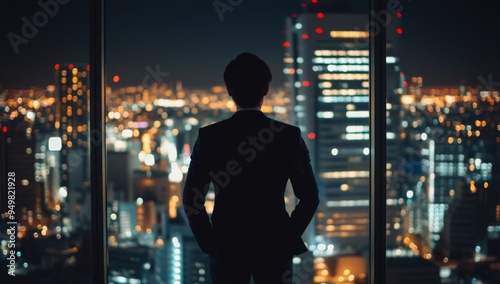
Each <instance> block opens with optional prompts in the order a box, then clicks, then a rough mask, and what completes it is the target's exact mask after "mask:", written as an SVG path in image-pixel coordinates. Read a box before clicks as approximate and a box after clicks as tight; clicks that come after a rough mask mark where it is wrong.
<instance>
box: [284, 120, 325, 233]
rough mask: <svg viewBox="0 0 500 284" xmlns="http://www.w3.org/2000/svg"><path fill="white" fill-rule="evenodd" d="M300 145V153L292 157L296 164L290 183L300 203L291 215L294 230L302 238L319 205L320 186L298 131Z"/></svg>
mask: <svg viewBox="0 0 500 284" xmlns="http://www.w3.org/2000/svg"><path fill="white" fill-rule="evenodd" d="M298 136H299V143H298V145H299V146H298V152H297V153H295V155H296V156H295V157H292V159H293V161H294V163H293V165H292V171H291V174H290V181H291V183H292V188H293V192H294V194H295V196H296V197H297V198H298V199H299V203H298V204H297V206H296V207H295V209H294V210H293V212H292V214H291V217H290V218H291V222H292V226H293V230H294V231H295V233H297V234H298V235H299V236H301V235H302V234H303V233H304V231H305V230H306V228H307V225H309V222H311V219H312V218H313V216H314V214H315V212H316V209H317V208H318V204H319V197H318V185H317V183H316V179H315V177H314V173H313V170H312V166H311V160H310V158H309V150H308V149H307V146H306V144H305V142H304V140H303V139H302V137H301V136H300V129H298Z"/></svg>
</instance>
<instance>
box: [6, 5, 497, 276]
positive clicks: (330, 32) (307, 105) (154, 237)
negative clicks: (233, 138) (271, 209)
mask: <svg viewBox="0 0 500 284" xmlns="http://www.w3.org/2000/svg"><path fill="white" fill-rule="evenodd" d="M160 2H162V1H155V0H148V1H145V2H138V1H107V3H106V4H107V7H106V9H107V10H106V13H107V14H106V17H107V18H106V19H107V21H106V23H107V30H106V39H107V41H109V43H108V44H107V47H106V54H107V57H106V66H107V69H106V72H107V73H106V74H105V75H106V85H107V88H106V129H105V130H104V132H105V136H104V137H97V138H96V137H95V135H92V134H93V133H90V129H89V128H90V123H89V109H90V108H92V107H93V106H92V105H90V104H89V98H90V96H92V95H93V94H91V93H90V91H89V74H90V73H91V72H92V68H91V67H90V66H89V64H88V53H89V52H88V13H89V7H88V4H87V3H85V1H77V0H74V1H69V0H68V1H62V0H57V1H56V0H47V1H43V0H42V1H40V2H38V3H35V2H30V1H24V2H23V1H19V2H16V3H13V2H12V1H7V2H5V3H2V4H1V5H2V7H6V9H2V12H1V13H2V15H0V16H2V17H3V20H2V21H6V26H5V25H3V27H2V30H1V31H2V34H3V35H6V36H4V37H3V40H2V45H1V46H2V61H3V62H4V63H5V64H3V66H2V67H3V68H1V69H2V71H1V73H0V157H1V159H0V161H1V162H0V174H1V176H0V182H1V184H0V194H1V195H0V201H1V202H0V212H1V215H0V266H1V267H2V268H1V269H0V272H1V275H0V279H5V280H7V282H5V280H2V283H27V282H26V281H32V283H91V265H92V263H91V255H90V252H91V247H90V243H91V223H92V220H91V204H90V202H91V186H92V185H91V184H90V158H89V154H90V152H89V145H90V144H91V143H104V145H105V147H106V153H107V156H106V160H107V173H106V176H107V185H106V194H107V208H106V209H107V210H106V212H107V228H108V232H107V235H108V247H109V266H108V267H107V269H108V274H109V280H108V281H109V283H117V284H118V283H169V284H177V283H179V284H180V283H185V284H189V283H211V281H210V269H209V266H208V258H207V256H206V255H204V254H203V253H202V252H201V250H200V249H199V247H198V245H197V243H196V240H195V239H194V237H193V235H192V233H191V231H190V229H189V227H188V225H187V219H186V218H185V216H184V213H183V208H182V200H181V198H182V189H183V182H184V179H185V176H186V172H187V168H188V166H189V162H190V155H191V148H192V145H193V144H194V141H195V139H196V137H197V133H198V129H199V128H201V127H203V126H206V125H209V124H211V123H214V122H217V121H220V120H222V119H225V118H227V117H229V116H231V115H232V113H233V112H234V111H235V109H236V107H235V105H234V102H233V101H232V100H231V98H230V97H229V96H228V94H227V91H226V89H225V87H224V85H223V82H222V72H223V69H224V67H225V65H226V64H227V63H228V62H229V60H231V59H232V58H233V57H234V56H236V55H237V54H238V53H240V52H242V51H252V52H255V53H256V54H257V55H259V56H261V57H262V58H263V59H264V60H265V61H267V62H268V63H269V65H270V67H271V69H272V71H273V82H272V85H271V89H270V91H269V94H268V95H267V96H266V97H265V101H264V105H263V107H262V111H263V112H264V113H266V114H267V115H268V116H270V117H272V118H275V119H277V120H280V121H283V122H286V123H290V124H293V125H297V126H299V127H300V128H301V130H302V133H303V137H304V139H305V140H306V143H307V145H308V147H309V150H310V154H311V162H312V165H313V168H314V170H315V174H316V176H317V179H318V185H319V189H320V200H321V204H320V207H319V209H318V212H317V214H316V216H315V218H314V220H313V221H312V222H311V224H310V226H309V228H308V229H307V231H306V233H305V234H304V240H305V241H306V243H307V246H308V247H309V249H310V252H308V253H305V254H303V255H300V256H297V257H295V258H294V260H293V261H294V274H295V279H296V283H307V284H309V283H335V284H337V283H368V273H369V263H368V256H369V255H368V252H369V240H370V235H369V225H370V224H369V206H370V202H369V200H370V189H369V177H370V171H369V159H370V150H369V146H370V145H369V130H370V129H369V92H370V91H369V62H370V60H369V56H370V54H369V33H368V28H369V27H370V25H371V28H376V26H377V25H385V26H386V28H387V45H386V46H387V57H386V63H387V77H386V82H385V83H386V85H387V94H386V95H387V104H386V108H387V111H386V118H387V125H386V128H387V133H386V135H387V136H386V139H387V143H386V152H387V156H386V160H387V165H386V168H387V173H386V180H387V185H386V188H376V189H373V190H386V195H387V200H386V206H385V209H386V215H387V219H386V236H387V238H386V244H387V247H386V255H387V272H386V274H387V283H436V284H438V283H443V284H444V283H500V260H499V259H498V257H499V256H500V183H499V182H500V180H499V177H500V168H499V167H500V93H499V90H500V73H499V71H500V66H499V65H498V62H500V58H499V55H498V52H496V51H495V48H494V47H495V46H496V47H498V44H500V40H499V39H498V32H499V31H500V27H499V26H498V23H493V21H491V20H488V19H489V15H493V14H492V13H491V12H489V11H488V9H487V7H480V5H479V4H477V5H472V4H467V3H466V2H465V1H458V2H457V1H453V2H452V1H442V2H447V3H440V4H435V6H431V4H430V3H433V2H430V1H428V3H427V4H426V5H427V6H425V5H424V4H416V3H413V2H412V1H410V0H408V1H402V2H400V1H390V2H389V4H390V5H388V10H387V11H385V16H386V18H385V19H386V20H385V21H382V22H379V21H378V20H377V22H376V23H373V22H369V18H368V16H369V9H368V1H361V0H356V1H344V0H308V1H302V2H301V1H289V2H287V3H286V4H284V3H281V2H280V3H272V4H271V3H266V2H264V1H260V0H259V1H250V0H248V1H243V0H241V1H222V0H220V1H217V0H216V1H192V2H191V1H190V3H183V4H181V3H180V2H179V1H171V3H166V4H165V3H160ZM163 2H168V1H163ZM250 2H251V3H250ZM423 2H425V1H423ZM479 2H481V1H479ZM433 5H434V4H433ZM468 5H470V6H468ZM23 6H26V7H23ZM425 7H429V10H425V9H424V8H425ZM443 8H446V9H448V10H444V11H443ZM9 11H12V15H7V13H9ZM459 11H460V12H459ZM407 12H408V14H409V15H411V16H410V20H405V17H406V13H407ZM443 13H448V14H451V15H447V16H445V15H443ZM466 15H469V16H470V18H468V19H466V17H465V16H466ZM161 17H163V18H161ZM238 17H242V18H243V19H242V20H237V19H236V18H238ZM441 17H442V18H441ZM159 18H161V20H160V19H159ZM181 18H182V20H181ZM376 18H377V17H376ZM377 19H380V17H378V18H377ZM464 22H465V23H464ZM2 23H3V22H2ZM204 23H206V26H204ZM447 23H448V24H449V23H452V24H449V25H448V26H446V25H447ZM436 24H437V25H436ZM440 24H442V25H444V26H443V27H442V26H440ZM450 27H454V29H450ZM419 28H423V29H424V28H430V29H431V30H433V31H434V33H429V34H426V35H425V36H423V35H422V34H418V33H419ZM446 29H448V30H446ZM407 31H409V33H410V36H407V33H408V32H407ZM495 31H496V35H494V34H495V33H494V32H495ZM412 32H413V33H412ZM405 36H407V37H405ZM412 36H413V37H412ZM426 37H428V40H426V41H423V40H422V41H416V40H415V38H418V39H425V38H426ZM437 39H440V40H439V41H438V40H437ZM450 39H453V41H452V42H450ZM233 41H234V42H233ZM270 45H272V46H273V47H272V48H269V46H270ZM443 45H444V47H443ZM3 48H5V49H3ZM4 50H5V51H4ZM162 54H163V55H162ZM440 60H442V62H441V61H440ZM428 81H429V82H430V83H427V82H428ZM8 173H15V184H14V185H12V184H10V185H9V183H8V181H7V177H8V176H9V175H8ZM12 189H15V198H13V197H9V196H14V195H13V194H12V193H9V191H10V192H12ZM214 197H215V195H214V192H213V191H211V192H209V194H208V195H207V201H206V203H205V207H206V209H207V211H208V212H209V213H211V210H212V208H213V206H214ZM284 199H285V202H286V204H287V209H288V210H289V211H290V212H291V211H292V210H293V208H294V205H295V204H296V202H297V200H296V198H295V197H294V196H293V193H292V189H291V187H289V188H288V190H287V195H286V196H284ZM9 200H14V201H15V203H13V202H9ZM9 210H10V212H11V213H9ZM13 211H14V213H15V214H12V212H13ZM11 216H14V217H15V218H14V217H13V218H14V219H11ZM12 223H14V224H16V225H15V227H16V228H15V230H14V231H12V230H11V228H12V227H11V226H12ZM13 235H15V250H14V251H15V264H14V266H12V265H11V264H12V263H11V262H10V259H12V257H11V258H9V257H10V256H11V250H12V249H13V248H12V247H11V246H9V244H11V242H9V241H10V240H11V239H12V236H13ZM263 257H265V254H264V255H263ZM9 265H11V266H9ZM13 270H15V274H16V276H15V277H14V276H11V275H9V271H13ZM16 281H17V282H16ZM33 281H35V282H33Z"/></svg>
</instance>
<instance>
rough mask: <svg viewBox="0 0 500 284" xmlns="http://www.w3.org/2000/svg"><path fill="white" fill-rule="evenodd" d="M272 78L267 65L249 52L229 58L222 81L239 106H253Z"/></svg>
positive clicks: (256, 104)
mask: <svg viewBox="0 0 500 284" xmlns="http://www.w3.org/2000/svg"><path fill="white" fill-rule="evenodd" d="M271 80H272V74H271V70H270V69H269V66H267V64H266V63H265V62H264V61H263V60H262V59H260V58H259V57H258V56H256V55H255V54H253V53H250V52H243V53H241V54H239V55H238V56H237V57H236V58H235V59H233V60H231V62H229V64H228V65H227V66H226V70H225V71H224V83H225V84H226V88H227V91H228V92H229V95H230V96H231V97H232V98H233V100H234V102H235V103H236V104H237V105H238V106H240V107H255V106H258V105H259V102H260V101H261V100H262V97H263V96H265V95H266V94H267V91H268V87H269V83H270V82H271Z"/></svg>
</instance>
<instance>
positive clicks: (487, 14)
mask: <svg viewBox="0 0 500 284" xmlns="http://www.w3.org/2000/svg"><path fill="white" fill-rule="evenodd" d="M42 1H44V2H47V1H56V0H42ZM59 1H60V2H63V3H65V2H67V4H64V5H63V4H59V11H57V12H56V13H54V15H53V16H49V17H48V20H47V23H46V24H45V25H44V26H42V27H41V28H39V29H38V31H37V33H36V34H35V35H34V36H33V37H32V38H30V39H27V40H28V42H27V43H23V44H20V45H19V52H18V53H17V54H16V53H15V52H14V49H13V48H12V46H11V43H10V41H9V38H8V34H9V33H10V32H13V33H15V34H17V35H20V36H22V31H21V28H22V26H23V22H22V18H23V17H26V18H27V19H29V20H30V21H32V19H33V15H34V14H36V13H37V12H39V11H42V8H41V6H39V4H37V2H38V1H34V0H33V1H26V0H2V1H1V3H0V23H1V24H0V36H1V37H0V84H1V85H2V86H3V87H0V88H25V87H30V86H45V85H47V84H53V83H54V73H53V72H52V71H53V66H54V64H55V63H79V62H83V63H86V62H88V44H89V35H88V4H87V3H86V2H87V1H83V0H59ZM220 1H221V2H224V3H227V2H228V1H227V0H220ZM320 1H321V0H320ZM333 1H335V0H333ZM233 2H238V1H236V0H233ZM212 3H213V0H192V1H186V0H143V1H137V0H136V1H132V0H109V1H108V2H107V18H106V19H107V29H106V40H107V42H106V44H107V50H106V59H107V62H106V64H107V75H108V81H109V82H110V84H111V85H112V86H117V87H118V86H127V85H140V84H142V81H143V78H144V77H145V76H146V75H147V74H148V71H147V70H146V67H148V66H149V67H150V68H152V69H155V68H156V66H157V65H158V66H159V70H160V71H161V72H168V73H169V75H168V77H166V78H165V80H166V81H167V82H173V81H175V80H182V81H183V83H184V85H185V86H186V87H201V88H203V87H208V86H213V85H218V84H223V80H222V73H223V70H224V67H225V66H226V64H227V63H228V62H229V60H231V59H232V58H234V56H236V55H237V54H238V53H240V52H242V51H251V52H254V53H256V54H257V55H259V56H261V57H262V58H263V59H264V60H265V61H267V62H268V64H269V65H270V67H271V69H272V72H273V75H274V81H273V84H274V85H275V86H278V85H281V84H282V82H283V79H284V77H283V75H282V73H281V70H282V68H283V54H284V49H283V47H282V42H283V40H284V34H283V32H284V27H285V17H287V16H289V15H291V14H292V13H293V12H298V11H300V7H299V4H300V3H301V1H297V0H286V1H285V0H279V1H278V0H275V1H269V0H267V1H264V0H242V1H241V4H239V5H237V6H235V7H234V9H233V10H232V11H228V12H226V13H224V14H223V16H224V19H223V21H221V20H220V18H219V16H218V14H217V12H216V10H215V9H214V7H213V4H212ZM284 3H286V4H284ZM494 3H495V1H486V0H467V1H466V0H456V1H451V0H420V1H418V0H412V1H410V0H401V6H402V7H403V11H402V14H403V24H402V28H403V35H402V36H401V37H402V49H401V50H402V54H401V70H402V71H403V72H405V74H406V76H407V77H411V76H422V77H424V84H425V85H456V84H458V82H460V80H465V81H466V83H467V84H468V85H471V86H476V85H478V83H479V81H478V77H479V76H482V77H483V78H488V76H491V78H492V79H493V81H495V82H500V51H499V50H500V21H498V15H497V14H498V13H497V12H495V11H497V10H496V9H495V8H494V7H493V5H494ZM40 20H43V19H42V18H40ZM114 75H119V76H120V78H121V80H120V82H119V83H113V82H111V80H110V78H111V77H112V76H114ZM499 84H500V83H499Z"/></svg>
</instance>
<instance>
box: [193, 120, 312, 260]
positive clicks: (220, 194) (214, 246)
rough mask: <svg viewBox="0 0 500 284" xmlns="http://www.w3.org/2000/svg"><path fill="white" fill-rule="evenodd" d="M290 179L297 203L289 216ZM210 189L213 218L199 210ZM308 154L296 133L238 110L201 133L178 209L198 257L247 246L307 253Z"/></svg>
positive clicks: (309, 209) (280, 252)
mask: <svg viewBox="0 0 500 284" xmlns="http://www.w3.org/2000/svg"><path fill="white" fill-rule="evenodd" d="M288 180H290V182H291V185H292V187H293V192H294V194H295V196H296V197H297V198H298V199H299V202H298V204H297V205H296V207H295V209H294V211H293V212H292V214H291V215H289V214H288V213H287V211H286V209H285V202H284V192H285V188H286V185H287V182H288ZM210 183H212V184H213V186H214V189H215V205H214V210H213V213H212V217H211V220H210V218H209V216H208V214H207V212H206V210H205V207H204V203H205V195H206V193H207V191H208V189H209V185H210ZM318 203H319V199H318V187H317V183H316V180H315V177H314V174H313V171H312V168H311V164H310V159H309V151H308V149H307V147H306V145H305V143H304V140H303V139H302V137H301V133H300V129H299V128H298V127H295V126H292V125H289V124H285V123H282V122H279V121H276V120H273V119H270V118H268V117H267V116H266V115H265V114H264V113H262V112H261V111H258V110H240V111H237V112H236V113H234V114H233V115H232V116H231V117H230V118H228V119H226V120H223V121H220V122H217V123H214V124H212V125H209V126H205V127H203V128H201V129H200V130H199V133H198V138H197V140H196V143H195V145H194V147H193V152H192V155H191V163H190V165H189V170H188V174H187V177H186V182H185V186H184V192H183V205H184V211H185V213H186V215H187V217H188V220H189V225H190V227H191V230H192V231H193V234H194V236H195V238H196V240H197V242H198V244H199V246H200V248H201V249H202V251H203V252H205V253H208V254H216V255H217V254H218V253H222V252H224V251H225V252H228V251H231V250H235V249H241V248H247V249H249V250H252V251H255V252H257V253H258V252H259V251H261V252H265V253H275V254H278V255H282V256H287V257H291V256H293V255H297V254H300V253H303V252H306V251H307V247H306V246H305V244H304V242H303V240H302V237H301V236H302V234H303V232H304V231H305V229H306V227H307V225H308V224H309V222H310V221H311V219H312V217H313V216H314V214H315V211H316V209H317V207H318Z"/></svg>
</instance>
